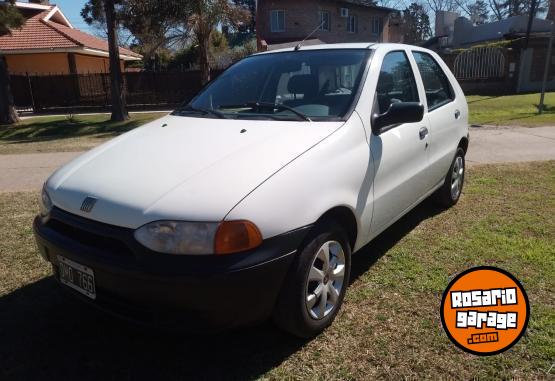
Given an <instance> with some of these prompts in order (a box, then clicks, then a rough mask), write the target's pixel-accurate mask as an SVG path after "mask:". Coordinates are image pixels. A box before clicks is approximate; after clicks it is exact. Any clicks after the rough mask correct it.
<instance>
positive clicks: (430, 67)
mask: <svg viewBox="0 0 555 381" xmlns="http://www.w3.org/2000/svg"><path fill="white" fill-rule="evenodd" d="M412 55H413V56H414V59H415V61H416V65H417V66H418V71H419V72H420V76H421V77H422V83H423V84H424V90H425V91H426V101H427V102H428V111H431V110H433V109H436V108H438V107H441V106H443V105H444V104H447V103H449V102H451V101H452V100H453V99H454V98H455V97H454V96H453V90H452V88H451V85H450V84H449V79H448V78H447V76H446V75H445V72H444V71H443V70H442V69H441V67H440V66H439V64H438V63H437V62H436V60H434V59H433V57H432V56H431V55H429V54H428V53H424V52H412Z"/></svg>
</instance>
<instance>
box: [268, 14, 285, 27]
mask: <svg viewBox="0 0 555 381" xmlns="http://www.w3.org/2000/svg"><path fill="white" fill-rule="evenodd" d="M270 25H271V31H272V32H285V11H283V10H276V11H272V12H271V16H270Z"/></svg>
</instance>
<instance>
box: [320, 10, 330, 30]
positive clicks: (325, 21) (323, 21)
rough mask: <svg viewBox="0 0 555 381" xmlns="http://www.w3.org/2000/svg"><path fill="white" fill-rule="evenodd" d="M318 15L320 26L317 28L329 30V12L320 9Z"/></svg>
mask: <svg viewBox="0 0 555 381" xmlns="http://www.w3.org/2000/svg"><path fill="white" fill-rule="evenodd" d="M319 16H320V27H319V28H318V29H319V30H325V31H328V32H329V31H330V26H331V16H330V13H329V12H328V11H320V12H319Z"/></svg>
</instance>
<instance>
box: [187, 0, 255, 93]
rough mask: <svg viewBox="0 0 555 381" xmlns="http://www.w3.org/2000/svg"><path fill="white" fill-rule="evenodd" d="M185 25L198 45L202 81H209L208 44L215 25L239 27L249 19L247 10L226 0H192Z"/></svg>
mask: <svg viewBox="0 0 555 381" xmlns="http://www.w3.org/2000/svg"><path fill="white" fill-rule="evenodd" d="M188 3H190V4H191V13H190V15H189V17H188V19H187V27H188V29H189V30H190V31H191V32H192V34H193V36H194V38H195V40H196V43H197V44H198V47H199V66H200V73H201V81H202V83H203V84H204V83H206V82H208V81H210V61H209V46H210V37H211V35H212V32H213V31H214V30H215V29H216V26H217V25H223V26H232V27H239V26H240V25H242V24H244V23H246V22H248V21H249V19H250V16H249V13H248V11H247V10H246V9H245V8H243V7H242V6H238V5H236V4H233V3H230V2H229V1H228V0H193V1H188Z"/></svg>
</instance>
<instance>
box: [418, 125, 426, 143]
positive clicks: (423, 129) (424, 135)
mask: <svg viewBox="0 0 555 381" xmlns="http://www.w3.org/2000/svg"><path fill="white" fill-rule="evenodd" d="M418 134H419V135H420V140H422V139H424V138H425V137H426V136H428V128H426V127H422V128H421V129H420V131H418Z"/></svg>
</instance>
